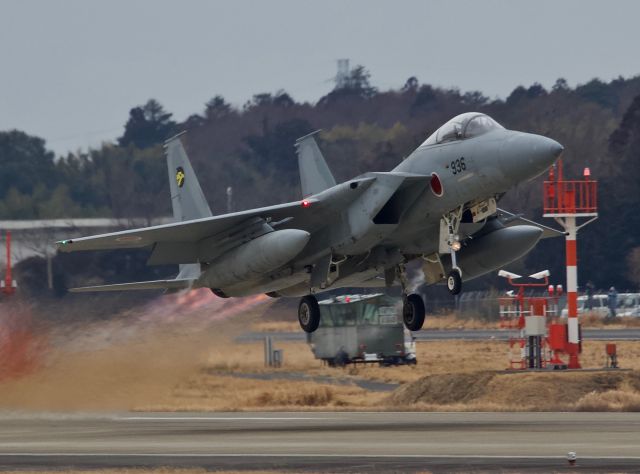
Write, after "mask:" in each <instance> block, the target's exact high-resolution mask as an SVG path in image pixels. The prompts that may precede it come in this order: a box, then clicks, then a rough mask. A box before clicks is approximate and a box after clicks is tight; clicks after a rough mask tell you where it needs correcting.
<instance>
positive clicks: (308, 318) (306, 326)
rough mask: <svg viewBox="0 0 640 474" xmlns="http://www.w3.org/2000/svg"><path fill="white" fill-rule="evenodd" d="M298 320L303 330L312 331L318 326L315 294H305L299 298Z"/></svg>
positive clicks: (318, 316)
mask: <svg viewBox="0 0 640 474" xmlns="http://www.w3.org/2000/svg"><path fill="white" fill-rule="evenodd" d="M298 322H299V323H300V327H301V328H302V330H303V331H304V332H313V331H315V330H316V329H318V326H320V306H319V305H318V300H317V299H316V297H315V296H313V295H307V296H303V297H302V298H301V299H300V304H299V305H298Z"/></svg>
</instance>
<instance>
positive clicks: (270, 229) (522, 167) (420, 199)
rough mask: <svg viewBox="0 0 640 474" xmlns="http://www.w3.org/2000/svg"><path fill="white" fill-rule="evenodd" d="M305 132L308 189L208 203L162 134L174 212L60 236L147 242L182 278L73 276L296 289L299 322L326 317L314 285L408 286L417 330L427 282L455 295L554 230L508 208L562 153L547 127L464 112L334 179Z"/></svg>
mask: <svg viewBox="0 0 640 474" xmlns="http://www.w3.org/2000/svg"><path fill="white" fill-rule="evenodd" d="M314 135H315V134H310V135H307V136H305V137H302V138H300V139H298V140H297V142H296V144H295V146H296V148H297V155H298V166H299V171H300V180H301V189H302V198H301V199H300V200H298V201H294V202H289V203H285V204H280V205H275V206H269V207H262V208H258V209H251V210H246V211H241V212H233V213H229V214H224V215H219V216H212V214H211V210H210V208H209V205H208V204H207V201H206V199H205V197H204V194H203V192H202V189H201V187H200V185H199V183H198V181H197V179H196V175H195V173H194V171H193V168H192V166H191V163H190V162H189V159H188V157H187V154H186V152H185V149H184V147H183V145H182V143H181V137H180V135H178V136H176V137H173V138H171V139H169V140H168V141H167V142H166V143H165V150H166V157H167V163H168V169H169V180H170V183H171V186H170V188H171V202H172V206H173V215H174V217H175V219H176V221H177V222H175V223H171V224H165V225H158V226H153V227H146V228H141V229H132V230H126V231H121V232H113V233H109V234H103V235H96V236H91V237H82V238H73V239H68V240H62V241H59V242H57V245H58V248H59V250H61V251H62V252H74V251H79V250H110V249H132V248H143V247H146V248H149V249H150V252H151V253H150V256H149V260H148V264H149V265H165V264H178V265H179V266H180V271H179V273H178V275H177V277H176V278H175V279H172V280H157V281H146V282H135V283H124V284H113V285H102V286H90V287H83V288H75V289H72V290H71V291H75V292H85V291H113V290H143V289H167V290H174V291H175V290H182V289H191V288H210V289H211V291H212V292H213V293H214V294H216V295H217V296H219V297H221V298H228V297H238V296H247V295H253V294H259V293H266V294H267V295H269V296H271V297H280V296H285V297H294V296H295V297H301V299H300V303H299V306H298V319H299V322H300V325H301V327H302V329H303V330H304V331H307V332H313V331H314V330H315V329H316V328H317V327H318V324H319V320H320V311H319V307H318V302H317V299H316V295H317V294H318V293H321V292H322V291H325V290H329V289H335V288H341V287H354V286H355V287H391V286H394V285H400V286H401V288H402V292H403V295H404V298H403V301H404V304H403V319H404V323H405V325H406V326H407V328H408V329H410V330H412V331H416V330H419V329H420V328H421V327H422V325H423V322H424V318H425V306H424V301H423V300H422V297H421V296H420V295H418V294H416V293H412V288H413V286H414V285H410V282H409V278H408V276H407V264H408V263H409V262H411V261H418V262H420V264H421V268H422V272H423V274H424V282H425V283H427V284H435V283H440V282H443V283H445V284H446V285H447V287H448V290H449V291H450V292H451V293H452V294H458V293H459V292H460V291H461V287H462V282H463V281H468V280H471V279H473V278H476V277H479V276H481V275H484V274H486V273H489V272H491V271H494V270H497V269H499V268H501V267H502V266H504V265H506V264H508V263H510V262H512V261H514V260H517V259H519V258H520V257H522V256H523V255H525V254H526V253H527V252H529V251H530V250H531V249H532V248H533V247H534V246H535V244H536V243H537V242H538V240H539V239H540V238H541V237H542V236H543V234H545V235H546V234H550V235H553V233H554V232H555V231H553V230H552V229H549V228H545V227H544V226H541V225H539V224H536V223H533V222H531V221H527V220H525V219H523V218H521V217H519V216H517V215H513V214H510V213H507V212H506V211H502V210H500V209H499V208H498V207H497V203H498V201H499V200H500V198H501V197H502V196H503V195H504V193H505V192H506V191H507V190H509V188H511V187H513V186H515V185H517V184H518V183H521V182H524V181H527V180H530V179H532V178H535V177H536V176H538V175H540V174H541V173H543V172H544V171H545V170H546V169H547V168H548V167H549V166H551V165H552V164H553V163H554V162H555V161H556V159H557V158H558V157H559V156H560V154H561V153H562V150H563V147H562V145H560V144H559V143H557V142H556V141H554V140H551V139H549V138H546V137H543V136H540V135H533V134H529V133H523V132H518V131H512V130H507V129H505V128H504V127H502V126H501V125H500V124H498V123H497V122H496V121H495V120H493V119H492V118H491V117H489V116H487V115H485V114H481V113H473V112H471V113H465V114H461V115H458V116H457V117H454V118H452V119H451V120H449V121H448V122H447V123H445V124H444V125H442V126H441V127H440V128H439V129H438V130H436V131H435V132H434V133H433V134H432V135H431V136H429V138H427V139H426V141H425V142H424V143H422V144H421V145H420V146H419V147H418V148H417V149H416V150H414V151H413V152H412V153H411V154H410V155H409V156H408V157H407V158H406V159H404V160H403V161H402V162H401V163H400V164H399V165H398V166H397V167H395V168H394V169H393V170H392V171H389V172H369V173H365V174H363V175H361V176H358V177H356V178H353V179H350V180H348V181H346V182H343V183H340V184H337V183H336V181H335V179H334V177H333V175H332V174H331V172H330V170H329V168H328V166H327V163H326V161H325V159H324V157H323V156H322V153H321V151H320V149H319V147H318V145H317V143H316V140H315V138H314Z"/></svg>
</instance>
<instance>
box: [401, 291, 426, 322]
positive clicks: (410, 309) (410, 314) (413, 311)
mask: <svg viewBox="0 0 640 474" xmlns="http://www.w3.org/2000/svg"><path fill="white" fill-rule="evenodd" d="M402 319H403V321H404V325H405V326H406V327H407V329H408V330H409V331H419V330H420V329H422V325H423V324H424V302H423V301H422V298H421V297H420V295H416V294H415V293H414V294H411V295H409V296H407V297H406V298H405V300H404V304H403V305H402Z"/></svg>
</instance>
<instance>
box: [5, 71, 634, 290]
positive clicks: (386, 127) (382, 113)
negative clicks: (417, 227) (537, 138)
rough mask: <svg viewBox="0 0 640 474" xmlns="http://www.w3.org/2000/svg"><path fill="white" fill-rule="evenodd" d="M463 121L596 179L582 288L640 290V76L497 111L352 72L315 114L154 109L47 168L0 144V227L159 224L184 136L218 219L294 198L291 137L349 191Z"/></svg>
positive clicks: (517, 99)
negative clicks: (101, 220) (167, 157)
mask: <svg viewBox="0 0 640 474" xmlns="http://www.w3.org/2000/svg"><path fill="white" fill-rule="evenodd" d="M472 110H473V111H480V112H484V113H487V114H489V115H491V116H492V117H494V118H495V119H496V120H498V121H499V122H500V123H502V124H503V125H504V126H505V127H507V128H511V129H516V130H524V131H528V132H533V133H540V134H543V135H547V136H549V137H552V138H554V139H556V140H558V141H559V142H560V143H562V144H563V145H564V146H565V148H566V151H565V154H564V163H565V173H566V175H567V176H576V177H577V176H580V175H581V173H582V169H583V168H584V167H585V166H589V167H590V168H591V171H592V175H593V176H594V177H596V178H597V179H599V180H600V198H601V199H600V212H601V217H600V219H599V221H597V222H596V223H595V224H592V225H591V226H590V227H588V228H586V229H585V230H584V232H583V233H582V234H581V236H580V246H581V247H580V255H581V260H582V261H581V267H580V268H581V275H580V280H581V282H583V283H584V282H586V280H587V279H590V280H592V281H593V282H594V283H595V284H596V285H597V286H600V287H608V286H610V285H616V286H618V287H619V288H626V287H632V286H637V285H638V284H640V282H638V281H637V276H638V272H637V270H636V269H637V268H638V267H639V266H640V261H639V260H640V250H639V249H640V238H639V237H638V235H639V234H640V222H639V219H640V218H639V217H638V216H639V213H638V211H637V206H638V204H639V203H640V192H639V191H638V183H639V178H640V173H639V170H640V164H639V163H638V160H639V157H640V77H636V78H631V79H623V78H618V79H615V80H613V81H611V82H608V83H607V82H602V81H600V80H598V79H594V80H592V81H590V82H588V83H586V84H583V85H579V86H577V87H575V88H570V87H569V86H568V85H567V82H566V81H565V80H563V79H558V81H556V83H555V85H554V86H553V87H552V88H551V89H550V90H547V89H545V88H544V87H542V86H541V85H539V84H533V85H531V86H528V87H523V86H520V87H517V88H516V89H515V90H514V91H513V92H512V93H511V94H510V95H509V96H508V97H507V98H506V99H505V100H491V99H489V98H488V97H486V96H484V95H483V94H482V93H481V92H478V91H470V92H464V93H463V92H461V91H459V90H457V89H443V88H437V87H433V86H431V85H428V84H420V83H419V81H418V79H417V78H415V77H411V78H409V79H408V80H407V81H406V83H405V84H404V86H403V87H402V88H400V89H397V90H388V91H380V90H377V89H376V88H375V87H373V86H372V85H371V81H370V77H369V74H368V72H367V71H366V69H364V68H362V67H357V68H355V69H354V70H353V71H352V72H351V76H350V77H349V79H348V80H347V81H345V83H344V86H343V87H341V88H339V89H334V90H333V91H331V92H330V93H329V94H327V95H326V96H324V97H322V98H320V100H318V102H317V103H315V104H311V103H300V102H296V101H295V100H294V98H292V97H291V96H290V95H289V94H287V93H286V92H284V91H278V92H275V93H261V94H256V95H255V96H253V98H252V99H251V100H250V101H248V102H247V103H246V104H244V105H243V106H242V107H240V108H238V107H233V106H232V105H231V104H229V103H228V102H227V101H226V100H225V99H224V98H223V97H221V96H214V97H213V98H212V99H211V100H209V101H208V102H207V103H206V104H205V105H204V108H203V111H202V112H200V113H198V114H194V115H192V116H191V117H189V118H188V119H187V120H186V121H185V122H184V123H176V122H175V121H174V120H173V119H172V115H171V113H170V112H168V111H166V110H164V108H163V107H162V105H161V104H160V103H158V102H157V101H156V100H149V101H148V102H147V103H146V104H144V105H141V106H138V107H134V108H133V109H131V111H130V113H129V117H128V120H126V123H125V126H124V131H123V134H122V136H121V137H119V138H118V139H117V143H113V144H105V145H103V146H102V147H100V148H98V149H92V150H88V151H86V152H83V153H75V154H74V153H70V154H68V155H67V156H64V157H58V158H56V157H54V155H53V153H51V152H50V151H48V150H47V149H46V144H45V142H44V141H43V140H42V139H40V138H37V137H33V136H28V135H26V134H24V133H22V132H19V131H8V132H0V164H2V166H3V173H2V174H0V218H5V219H6V218H9V219H17V218H20V219H25V218H53V217H68V216H73V217H75V216H115V217H131V216H137V217H148V218H151V217H154V216H158V215H168V214H170V200H169V191H168V182H167V180H168V177H167V171H166V167H165V162H164V158H163V153H162V145H161V144H162V142H163V140H164V139H166V138H167V137H168V136H170V135H172V134H174V133H177V132H179V131H182V130H188V134H187V135H186V139H185V142H186V145H187V149H188V152H189V154H190V156H191V158H192V161H193V164H194V168H195V169H196V173H197V174H198V176H199V178H200V180H201V182H202V184H203V188H204V191H205V194H206V195H207V198H208V199H209V202H210V203H211V207H212V209H213V210H214V212H225V211H226V206H227V200H226V195H225V192H226V188H227V187H228V186H232V187H233V190H234V193H233V195H234V202H233V206H234V208H235V209H236V210H238V209H244V208H249V207H254V206H260V205H268V204H274V203H278V202H283V201H286V200H292V199H297V198H298V197H299V195H300V191H299V185H298V171H297V162H296V157H295V149H294V146H293V144H294V142H295V140H296V138H298V137H300V136H302V135H305V134H307V133H309V132H311V131H314V130H317V129H323V130H324V132H323V133H322V134H321V135H320V146H321V148H322V150H323V152H324V153H325V156H326V157H327V161H328V162H329V165H330V167H331V168H332V171H333V172H334V174H335V175H336V178H337V179H339V180H344V179H348V178H350V177H352V176H355V175H358V174H360V173H363V172H366V171H387V170H389V169H391V168H393V167H394V166H395V165H396V164H397V163H398V162H399V161H400V160H402V158H403V157H405V156H407V155H408V154H409V153H410V152H411V151H412V150H413V149H414V148H415V147H416V146H418V145H419V144H420V143H421V142H422V141H423V140H424V139H425V138H426V137H427V136H428V135H429V134H430V133H432V132H433V131H434V130H435V129H436V128H438V127H439V126H440V125H441V124H442V123H444V122H445V121H446V120H448V119H450V118H451V117H453V116H454V115H457V114H459V113H462V112H466V111H472ZM541 180H542V178H540V179H538V180H537V181H535V182H532V183H527V184H525V185H522V186H520V187H519V188H518V189H516V190H514V191H512V192H510V193H508V194H507V195H506V196H505V198H504V199H503V200H502V202H501V206H502V207H505V208H507V209H510V210H513V211H518V212H524V213H525V214H526V215H527V216H528V217H532V218H536V219H540V216H541V214H542V212H541V201H542V197H541V185H540V181H541ZM548 224H551V223H548ZM562 248H563V242H561V241H559V240H558V239H556V240H555V241H550V242H544V243H543V244H541V245H540V246H539V247H538V249H536V251H534V252H533V253H532V254H531V256H530V257H529V258H528V263H529V266H530V267H531V270H538V269H541V268H549V269H550V270H552V272H554V274H555V275H562V274H563V268H562V264H561V260H562V259H561V258H560V256H562V255H563V251H562ZM634 272H635V273H634Z"/></svg>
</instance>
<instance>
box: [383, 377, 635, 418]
mask: <svg viewBox="0 0 640 474" xmlns="http://www.w3.org/2000/svg"><path fill="white" fill-rule="evenodd" d="M639 390H640V374H639V373H637V372H611V371H608V372H551V373H550V372H546V373H524V372H523V373H511V374H508V373H496V372H475V373H458V374H439V375H431V376H427V377H425V378H423V379H420V380H418V381H416V382H413V383H411V384H407V385H405V386H403V387H401V388H399V389H398V390H396V391H395V392H394V393H393V394H391V395H390V396H389V397H388V399H386V400H385V401H386V403H387V404H388V405H393V406H396V407H398V408H399V409H414V410H446V411H476V410H481V411H578V410H580V411H637V410H638V409H639V408H640V403H639V402H640V392H639Z"/></svg>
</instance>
